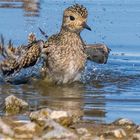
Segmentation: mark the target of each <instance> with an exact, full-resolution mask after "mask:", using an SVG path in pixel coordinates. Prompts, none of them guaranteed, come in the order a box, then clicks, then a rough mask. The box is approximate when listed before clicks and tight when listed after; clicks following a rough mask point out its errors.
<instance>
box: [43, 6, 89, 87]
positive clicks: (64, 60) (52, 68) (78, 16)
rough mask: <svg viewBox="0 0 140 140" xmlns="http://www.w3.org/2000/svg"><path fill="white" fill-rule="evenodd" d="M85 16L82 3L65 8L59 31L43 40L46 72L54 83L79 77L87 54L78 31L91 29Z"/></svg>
mask: <svg viewBox="0 0 140 140" xmlns="http://www.w3.org/2000/svg"><path fill="white" fill-rule="evenodd" d="M87 16H88V11H87V9H86V8H85V7H84V6H83V5H79V4H76V5H73V6H70V7H68V8H66V9H65V10H64V13H63V20H62V26H61V29H60V32H59V33H58V34H54V35H52V36H51V37H49V38H48V40H47V41H46V42H45V45H44V47H45V48H46V53H47V61H46V67H47V74H48V75H49V77H51V79H53V81H55V82H56V83H63V84H64V83H71V82H74V81H78V80H79V79H80V77H81V73H82V71H83V70H84V67H85V63H86V60H87V55H86V53H85V50H84V47H85V43H84V41H83V39H82V37H81V35H80V33H81V31H82V30H83V29H88V30H91V28H90V27H89V26H88V25H87Z"/></svg>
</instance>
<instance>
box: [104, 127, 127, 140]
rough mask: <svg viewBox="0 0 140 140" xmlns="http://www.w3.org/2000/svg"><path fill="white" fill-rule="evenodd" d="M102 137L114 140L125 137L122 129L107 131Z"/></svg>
mask: <svg viewBox="0 0 140 140" xmlns="http://www.w3.org/2000/svg"><path fill="white" fill-rule="evenodd" d="M103 136H104V137H108V136H109V137H110V136H112V137H115V138H123V137H126V133H125V131H124V130H123V129H121V128H120V129H115V130H111V131H107V132H105V133H104V134H103Z"/></svg>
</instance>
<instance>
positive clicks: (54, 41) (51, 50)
mask: <svg viewBox="0 0 140 140" xmlns="http://www.w3.org/2000/svg"><path fill="white" fill-rule="evenodd" d="M87 16H88V12H87V10H86V8H85V7H84V6H82V5H78V4H76V5H73V6H70V7H68V8H66V9H65V10H64V14H63V21H62V26H61V30H60V32H59V33H58V34H55V35H52V36H51V37H49V38H48V40H47V41H46V42H43V41H37V40H36V37H35V35H34V34H30V35H29V38H28V42H29V44H28V45H27V46H21V47H18V48H14V47H13V45H12V44H11V42H10V43H9V47H8V48H7V49H3V45H1V47H0V48H1V52H2V55H3V56H4V60H3V61H2V62H1V63H0V68H1V70H2V72H3V74H4V75H9V74H12V73H14V72H15V71H19V70H20V69H22V68H26V67H29V66H32V65H34V64H35V63H36V62H37V60H38V59H39V58H40V57H43V58H44V64H45V69H44V70H46V75H47V77H49V78H51V79H52V80H53V81H55V82H56V83H71V82H73V81H77V80H79V78H80V76H81V72H82V70H83V69H84V66H85V63H86V60H87V59H88V58H90V59H92V60H93V61H94V60H95V62H99V61H100V58H101V59H102V56H103V58H106V59H105V60H103V61H102V62H101V61H100V63H104V62H106V60H107V58H108V53H109V51H107V57H106V53H105V55H104V53H102V50H100V49H98V51H99V52H98V51H96V52H98V54H99V55H100V56H99V58H97V57H96V59H95V58H93V57H94V55H92V54H90V53H89V49H92V50H95V47H93V46H92V47H89V45H88V46H87V45H85V44H84V41H83V40H82V38H81V36H80V33H81V31H82V30H83V29H84V28H86V29H88V30H91V29H90V27H89V26H88V25H87V24H86V22H87ZM39 29H40V28H39ZM40 31H41V33H42V34H43V35H45V37H47V35H46V34H45V33H44V32H43V31H42V30H41V29H40ZM2 42H3V41H2ZM98 48H99V47H98ZM105 48H106V46H105ZM100 52H101V53H100ZM94 54H95V53H94ZM89 56H90V57H89Z"/></svg>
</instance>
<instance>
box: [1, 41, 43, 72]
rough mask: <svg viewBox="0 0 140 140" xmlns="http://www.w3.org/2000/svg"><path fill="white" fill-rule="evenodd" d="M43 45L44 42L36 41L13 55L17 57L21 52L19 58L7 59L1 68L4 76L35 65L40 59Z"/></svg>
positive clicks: (18, 49)
mask: <svg viewBox="0 0 140 140" xmlns="http://www.w3.org/2000/svg"><path fill="white" fill-rule="evenodd" d="M43 45H44V42H43V41H36V42H33V43H30V44H28V45H27V46H25V49H23V47H19V48H17V49H16V51H14V52H13V55H16V53H17V52H18V51H19V54H18V55H17V57H15V58H13V57H11V58H9V57H8V58H5V59H4V60H3V61H2V62H1V63H0V68H1V71H2V72H3V74H4V75H10V74H12V73H14V72H15V71H19V70H21V69H22V68H27V67H30V66H33V65H35V64H36V62H37V60H38V59H39V57H40V53H41V47H43Z"/></svg>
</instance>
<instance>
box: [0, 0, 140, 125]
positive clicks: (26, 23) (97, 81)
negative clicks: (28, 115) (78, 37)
mask: <svg viewBox="0 0 140 140" xmlns="http://www.w3.org/2000/svg"><path fill="white" fill-rule="evenodd" d="M76 2H77V3H78V2H80V3H82V4H84V5H85V6H86V7H87V9H88V11H89V18H88V24H89V25H90V26H91V28H93V31H92V32H89V31H83V33H82V37H83V38H84V39H85V40H86V42H88V43H95V42H103V43H106V44H107V45H108V46H109V47H110V48H111V49H112V51H111V55H110V57H109V61H108V64H106V65H98V64H95V63H93V62H90V61H88V62H87V66H86V72H85V74H84V76H83V82H81V83H73V84H71V85H63V86H62V85H59V86H56V85H53V84H48V83H47V82H45V81H41V80H39V81H34V82H32V83H30V84H21V85H11V84H1V85H0V102H1V108H0V109H1V110H0V112H1V114H3V100H4V98H5V97H6V96H8V95H10V94H15V95H17V96H19V97H21V98H23V99H25V100H26V101H28V102H29V103H30V109H31V110H36V109H38V108H42V107H46V106H48V107H50V108H55V109H61V108H62V109H69V110H73V111H75V112H77V113H81V112H84V117H83V119H85V120H95V121H97V122H99V123H101V122H111V121H113V120H114V119H117V118H120V117H127V118H130V119H133V120H134V121H135V122H137V123H140V119H139V118H140V86H139V85H140V48H139V44H140V33H139V29H140V18H138V17H140V9H139V6H140V2H139V1H138V0H134V1H133V2H131V1H130V0H127V1H120V0H118V1H111V0H108V1H103V0H94V1H92V0H82V1H80V0H79V1H76ZM73 3H74V1H73V0H70V1H64V0H63V1H61V2H60V1H51V2H50V1H47V0H40V1H39V0H31V1H30V2H27V1H24V0H17V1H16V0H15V1H14V2H13V1H12V0H11V1H10V0H7V1H6V0H0V18H1V20H0V33H1V34H3V35H4V37H5V38H6V39H7V40H8V39H12V40H13V42H14V44H15V45H19V44H25V43H27V35H28V33H29V32H35V33H36V34H37V36H38V38H43V37H42V36H41V34H40V33H39V31H38V27H41V28H43V29H45V31H46V32H47V33H48V35H51V34H53V33H55V32H58V31H59V29H60V25H61V18H62V13H63V9H65V7H67V6H69V5H71V4H73ZM123 54H125V55H123Z"/></svg>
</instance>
